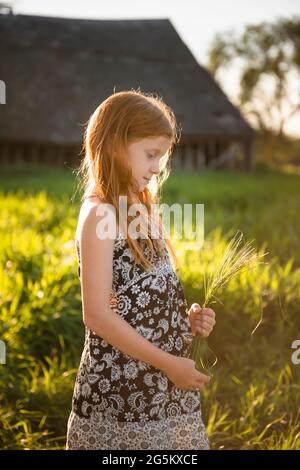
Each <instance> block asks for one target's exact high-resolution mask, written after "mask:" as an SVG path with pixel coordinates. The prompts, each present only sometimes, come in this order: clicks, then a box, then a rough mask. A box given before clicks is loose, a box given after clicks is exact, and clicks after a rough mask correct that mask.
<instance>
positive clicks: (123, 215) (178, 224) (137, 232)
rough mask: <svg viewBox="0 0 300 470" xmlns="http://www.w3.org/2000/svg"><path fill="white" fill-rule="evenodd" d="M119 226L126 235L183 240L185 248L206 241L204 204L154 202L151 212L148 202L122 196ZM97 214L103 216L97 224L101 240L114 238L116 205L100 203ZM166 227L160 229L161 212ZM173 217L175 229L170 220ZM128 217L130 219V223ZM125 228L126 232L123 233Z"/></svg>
mask: <svg viewBox="0 0 300 470" xmlns="http://www.w3.org/2000/svg"><path fill="white" fill-rule="evenodd" d="M118 212H119V225H120V228H119V230H120V231H121V232H122V233H123V234H124V235H125V236H126V237H127V236H128V235H129V236H130V237H131V238H132V239H134V240H136V239H137V238H144V239H145V238H148V237H149V236H150V237H151V238H152V239H161V238H163V239H166V238H169V237H170V236H172V238H173V239H178V240H181V241H182V243H183V247H185V248H186V249H191V250H194V249H200V248H201V247H202V246H203V243H204V204H183V205H181V204H179V203H174V204H172V205H169V204H151V206H150V214H149V211H148V209H147V207H146V205H144V204H142V203H134V204H131V205H130V206H129V208H128V203H127V196H120V197H119V207H118ZM96 215H97V216H99V217H101V219H100V220H99V222H98V223H97V226H96V233H97V237H98V238H99V239H101V240H103V239H106V238H110V239H114V238H115V237H116V235H117V224H116V209H115V207H114V206H113V205H112V204H108V203H106V204H100V205H99V206H98V207H97V209H96ZM160 215H161V218H162V222H163V230H162V231H161V230H160V229H159V216H160ZM172 217H173V233H171V232H172V230H171V225H172V224H171V220H172ZM127 220H130V222H129V223H128V224H127ZM124 232H125V233H124Z"/></svg>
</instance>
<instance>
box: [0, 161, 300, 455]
mask: <svg viewBox="0 0 300 470" xmlns="http://www.w3.org/2000/svg"><path fill="white" fill-rule="evenodd" d="M299 182H300V177H299V176H295V175H287V174H279V173H276V172H271V171H270V172H269V171H260V172H258V173H257V174H254V175H241V174H230V173H227V172H217V173H204V174H202V175H200V176H197V177H196V176H195V175H189V176H185V175H179V174H174V175H172V176H171V178H170V180H169V181H168V182H167V184H166V187H165V190H164V202H169V203H174V202H182V203H183V202H194V203H195V202H198V203H201V202H203V203H205V222H206V225H205V229H206V230H205V232H206V233H205V244H204V246H203V249H202V250H201V251H200V252H199V253H197V252H192V251H183V249H182V247H181V244H180V242H179V241H176V243H177V249H178V256H179V259H180V261H181V263H180V269H179V271H178V275H179V277H180V279H181V281H182V283H183V287H184V291H185V294H186V296H187V298H188V302H189V304H191V303H192V302H199V301H200V299H202V298H203V297H204V283H203V281H204V279H203V272H204V271H205V272H207V273H209V272H213V271H214V269H215V266H216V260H217V256H218V253H219V252H220V251H222V250H223V249H224V248H225V246H226V244H227V242H228V239H229V237H230V236H232V235H233V233H234V232H235V231H236V230H237V229H238V228H239V229H241V230H242V231H243V232H244V234H245V237H246V238H247V239H249V238H251V239H252V238H255V240H256V241H257V245H258V248H259V249H261V250H264V251H268V252H269V255H268V263H267V264H262V265H259V266H257V268H255V269H252V270H251V271H249V270H245V271H243V272H241V273H239V274H238V275H237V276H236V277H235V278H234V279H232V280H230V282H229V283H228V285H227V286H226V288H224V289H223V290H222V291H221V293H220V295H219V297H220V299H221V300H222V303H223V306H222V305H221V306H217V307H216V308H215V310H216V312H217V325H216V327H215V329H214V331H213V333H212V335H211V336H210V339H209V341H210V344H211V346H212V348H213V350H214V351H215V352H216V354H217V356H218V358H219V362H218V364H217V366H216V367H215V370H214V379H213V380H212V381H211V383H210V384H209V386H207V387H206V388H205V389H204V390H203V392H202V410H203V417H204V421H205V423H206V424H207V430H208V434H209V437H210V441H211V444H212V448H216V449H300V425H299V396H300V381H299V375H300V366H297V365H293V364H292V362H291V353H292V350H291V344H292V342H293V341H294V340H295V339H299V331H300V316H299V311H300V309H299V307H300V255H299V250H298V243H299V242H298V240H299V236H300V222H299V217H298V214H299V199H298V187H299ZM279 188H280V192H279ZM73 191H74V177H73V175H72V173H71V171H68V170H59V169H56V170H52V169H50V168H46V169H45V168H41V169H40V168H32V169H31V168H27V169H26V172H25V173H24V172H23V169H22V168H19V169H18V168H13V167H11V168H7V169H5V168H4V169H3V171H2V172H1V176H0V211H1V218H0V238H1V245H0V308H1V314H0V315H1V322H0V339H2V340H4V341H5V343H6V347H7V363H6V364H5V365H0V404H1V406H0V423H1V425H0V448H3V449H63V448H64V445H65V434H66V424H67V418H68V414H69V411H70V405H71V396H72V391H73V384H74V379H75V374H76V370H77V367H78V365H79V359H80V354H81V350H82V345H83V336H84V327H83V323H82V319H81V303H80V289H79V281H78V278H77V265H76V258H75V251H74V246H73V242H72V240H73V237H74V232H75V227H76V219H77V214H78V209H79V206H78V200H76V199H75V200H74V201H73V202H72V201H71V199H70V197H71V195H72V194H73ZM199 303H201V302H199ZM262 313H263V316H262V318H263V321H262V322H261V323H260V324H259V326H258V328H257V329H256V330H255V331H254V333H253V330H254V328H255V326H256V325H257V324H258V322H259V320H260V318H261V315H262ZM297 336H298V338H297Z"/></svg>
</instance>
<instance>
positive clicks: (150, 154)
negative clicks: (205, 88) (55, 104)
mask: <svg viewBox="0 0 300 470" xmlns="http://www.w3.org/2000/svg"><path fill="white" fill-rule="evenodd" d="M176 127H177V126H176V120H175V117H174V113H173V112H172V110H171V109H170V108H169V107H168V106H167V105H166V104H165V103H164V102H163V101H162V100H161V99H160V98H158V97H154V96H153V95H150V94H145V93H142V92H140V91H124V92H120V93H114V94H113V95H111V96H109V97H108V98H107V99H106V100H105V101H104V102H102V103H101V104H100V106H99V107H98V108H97V109H96V110H95V112H94V113H93V115H92V116H91V118H90V120H89V122H88V125H87V128H86V132H85V139H84V148H85V156H84V159H83V161H82V163H81V167H80V172H81V173H82V174H83V181H84V194H83V203H82V206H81V211H80V215H79V219H78V225H77V230H76V235H75V242H76V248H77V257H78V264H79V265H78V275H79V277H80V282H81V295H82V307H83V322H84V324H85V332H86V335H85V343H84V349H83V352H82V356H81V361H80V365H79V370H78V373H77V377H76V381H75V387H74V393H73V399H72V409H71V413H70V416H69V420H68V426H67V444H66V448H67V449H104V450H108V449H126V450H127V449H128V450H129V449H153V450H159V449H209V442H208V439H207V435H206V431H205V427H204V425H203V422H202V417H201V404H200V398H199V390H200V389H201V388H202V387H203V386H204V384H205V383H207V382H208V381H209V377H208V376H206V375H204V374H202V373H201V372H199V371H198V370H197V369H196V368H195V362H194V361H193V360H191V359H188V358H187V357H184V356H185V352H186V351H187V347H188V344H189V341H191V339H192V338H191V336H192V335H194V334H195V332H196V331H199V332H200V333H201V334H202V335H204V336H208V334H209V333H210V332H211V330H212V328H213V326H214V324H215V313H214V311H213V310H211V309H202V310H201V308H200V306H199V305H198V304H193V305H192V307H191V308H190V309H188V307H187V302H186V299H185V297H184V293H183V289H182V285H181V283H180V281H179V279H178V278H177V275H176V274H175V271H174V269H173V263H175V264H176V255H175V253H174V250H173V248H172V245H171V242H170V240H169V239H168V238H167V237H166V236H165V232H164V227H163V224H162V220H161V217H160V216H159V217H158V218H157V217H156V219H155V222H154V217H153V215H152V216H151V215H150V213H151V208H152V206H153V205H155V204H156V205H157V204H158V202H159V197H158V191H159V189H160V186H161V184H162V182H163V181H165V179H166V178H167V176H168V174H169V168H170V166H169V159H170V156H171V153H172V148H173V146H174V144H175V143H176V142H177V134H176V132H177V130H176ZM120 196H122V197H124V196H125V197H126V201H127V205H128V208H130V207H131V205H132V204H136V203H139V204H142V205H143V206H142V207H143V208H145V212H144V219H143V217H142V219H143V220H144V221H145V214H146V213H147V214H146V216H147V217H148V220H151V222H154V224H156V225H154V226H155V227H156V230H158V232H156V233H157V234H158V236H153V232H151V234H150V232H149V224H148V225H147V224H140V231H139V232H138V235H137V236H134V234H133V231H132V230H131V232H130V233H129V232H128V230H127V229H129V228H132V226H131V224H132V222H133V221H134V219H133V218H132V217H131V216H130V215H127V217H125V220H124V217H123V218H122V217H121V216H120V215H121V211H120V207H119V197H120ZM107 209H110V210H108V211H107ZM111 209H113V210H111ZM105 211H106V215H107V213H109V214H110V218H109V225H110V228H111V227H112V226H113V227H114V228H117V233H115V234H114V235H113V236H107V235H106V236H103V230H101V227H102V228H103V226H104V225H103V224H102V222H104V221H106V219H105V218H104V212H105ZM129 213H130V210H128V214H129ZM99 214H101V216H100V215H99ZM156 215H157V214H156ZM147 217H146V218H147ZM101 224H102V225H101ZM150 225H151V224H150ZM129 226H130V227H129ZM100 232H101V233H100ZM110 233H112V232H110ZM162 234H163V235H162ZM169 252H170V253H169ZM170 254H171V256H170ZM171 259H172V261H171ZM190 329H191V332H190Z"/></svg>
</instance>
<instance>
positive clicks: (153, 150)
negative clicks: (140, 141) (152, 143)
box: [148, 149, 161, 153]
mask: <svg viewBox="0 0 300 470" xmlns="http://www.w3.org/2000/svg"><path fill="white" fill-rule="evenodd" d="M148 150H149V152H156V153H161V150H160V149H148Z"/></svg>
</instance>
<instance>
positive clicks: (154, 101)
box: [79, 90, 179, 270]
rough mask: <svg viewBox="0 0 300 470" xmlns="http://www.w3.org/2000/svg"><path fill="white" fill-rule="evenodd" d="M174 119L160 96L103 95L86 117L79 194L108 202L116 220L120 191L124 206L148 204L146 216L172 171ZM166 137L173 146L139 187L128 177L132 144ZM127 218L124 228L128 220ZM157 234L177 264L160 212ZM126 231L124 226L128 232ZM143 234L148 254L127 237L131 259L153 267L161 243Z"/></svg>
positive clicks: (159, 252) (138, 242)
mask: <svg viewBox="0 0 300 470" xmlns="http://www.w3.org/2000/svg"><path fill="white" fill-rule="evenodd" d="M177 130H178V128H177V124H176V118H175V115H174V113H173V111H172V110H171V108H170V107H169V106H167V105H166V104H165V103H164V102H163V100H162V99H161V98H159V97H157V96H154V95H152V94H146V93H142V92H141V91H135V90H133V91H122V92H118V93H114V94H112V95H111V96H109V97H108V98H107V99H106V100H104V101H103V102H102V103H101V104H100V105H99V106H98V107H97V108H96V110H95V111H94V113H93V114H92V116H91V117H90V119H89V120H88V123H87V126H86V130H85V135H84V143H83V150H84V158H83V160H82V162H81V165H80V168H79V173H80V174H81V175H82V178H83V190H84V192H83V196H82V199H85V198H86V197H87V196H89V195H91V194H94V195H97V196H99V197H100V198H101V199H102V200H104V201H105V202H107V203H109V204H112V205H113V206H114V208H115V210H116V217H117V221H118V223H119V211H118V208H119V196H127V203H128V207H130V205H131V204H133V203H141V204H143V205H144V206H145V207H146V208H147V212H148V220H151V219H150V213H151V206H152V204H159V200H160V189H161V186H162V184H163V183H164V182H165V180H166V179H167V178H168V176H169V173H170V157H171V155H172V150H173V147H174V145H175V144H176V143H177V142H178V140H179V138H178V134H177ZM161 136H163V137H166V138H169V139H170V141H171V145H170V147H169V149H168V151H167V152H166V154H165V155H164V156H163V158H162V166H161V172H160V174H159V175H157V176H153V178H154V179H153V184H152V185H151V186H150V187H147V186H146V187H145V188H144V190H143V191H139V189H138V187H137V186H136V182H135V181H134V179H133V178H132V173H131V168H130V164H129V161H128V159H127V157H126V152H127V147H128V145H129V144H130V143H132V142H136V141H138V140H140V139H144V138H148V137H161ZM130 221H131V220H130V218H129V217H128V219H127V228H128V225H129V223H130ZM159 230H160V231H159V233H160V234H164V236H165V237H166V245H167V247H168V248H169V250H170V252H171V255H172V259H173V262H174V263H175V264H176V263H177V258H176V254H175V251H174V249H173V247H172V244H171V242H170V239H169V237H168V236H166V232H165V229H164V227H163V223H162V219H161V216H160V215H159ZM126 233H128V231H126ZM148 235H149V236H146V237H144V240H145V242H146V244H147V245H148V248H149V252H150V259H148V258H146V256H145V252H144V249H143V247H142V246H141V243H140V241H139V239H137V240H135V239H132V238H131V237H130V236H129V235H128V237H127V241H128V244H129V246H130V248H131V250H132V252H133V255H134V258H135V262H136V263H140V264H141V265H142V266H143V267H144V269H145V270H148V269H149V268H150V267H151V265H152V264H151V263H152V260H153V254H154V250H155V251H156V252H157V253H158V254H159V257H160V258H163V256H164V254H163V246H164V244H163V243H161V240H160V239H153V238H151V237H150V234H148Z"/></svg>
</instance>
